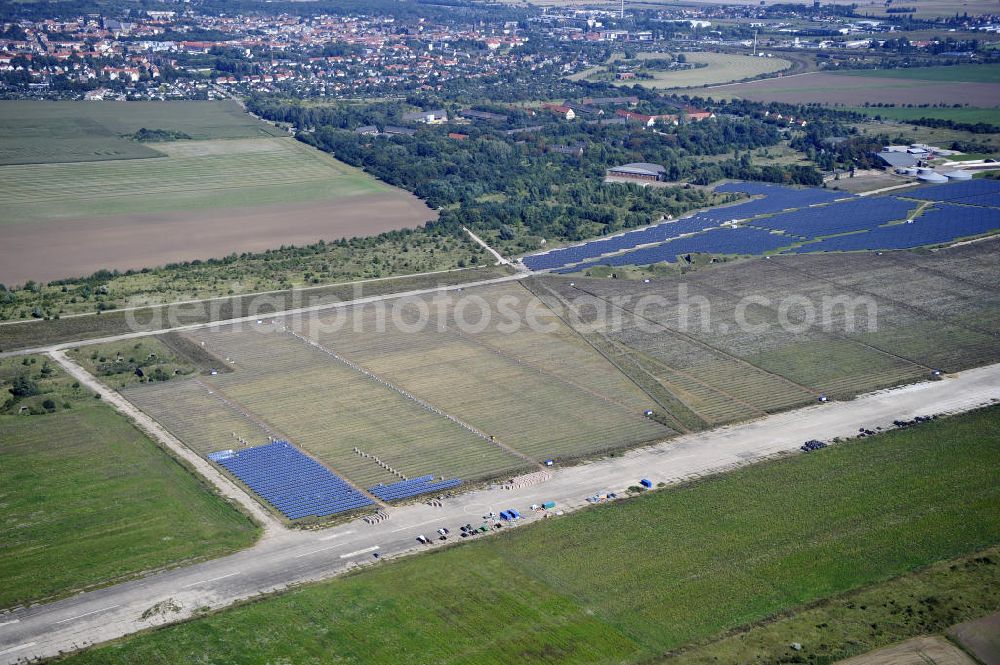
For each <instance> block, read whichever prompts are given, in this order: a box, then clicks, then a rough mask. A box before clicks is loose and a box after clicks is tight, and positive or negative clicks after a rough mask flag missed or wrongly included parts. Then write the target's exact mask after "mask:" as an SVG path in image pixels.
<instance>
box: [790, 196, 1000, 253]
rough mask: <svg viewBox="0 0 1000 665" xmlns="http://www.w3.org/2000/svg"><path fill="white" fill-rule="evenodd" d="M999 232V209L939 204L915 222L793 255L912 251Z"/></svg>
mask: <svg viewBox="0 0 1000 665" xmlns="http://www.w3.org/2000/svg"><path fill="white" fill-rule="evenodd" d="M996 229H1000V210H998V209H996V208H974V207H971V206H961V205H954V204H950V203H938V204H936V205H935V206H934V207H933V208H931V209H930V210H928V211H926V212H925V213H924V214H923V215H921V216H920V217H917V218H916V219H915V220H914V221H913V222H912V223H904V224H894V225H892V226H883V227H879V228H875V229H872V230H870V231H866V232H864V233H855V234H851V235H846V236H837V237H835V238H827V239H825V240H819V241H817V242H814V243H808V244H805V245H802V246H801V247H796V248H795V249H793V250H790V252H791V253H794V254H806V253H810V252H848V251H856V250H862V249H869V250H875V249H911V248H913V247H921V246H923V245H936V244H940V243H945V242H950V241H952V240H956V239H958V238H965V237H967V236H975V235H979V234H982V233H986V232H988V231H993V230H996Z"/></svg>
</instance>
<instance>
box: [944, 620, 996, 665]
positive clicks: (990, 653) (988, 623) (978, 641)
mask: <svg viewBox="0 0 1000 665" xmlns="http://www.w3.org/2000/svg"><path fill="white" fill-rule="evenodd" d="M948 636H949V637H951V639H953V640H955V641H956V642H958V643H959V644H961V645H962V646H963V647H964V648H965V650H966V651H968V652H969V653H971V654H972V655H974V656H975V657H976V658H978V659H979V661H980V662H982V663H983V664H984V665H1000V613H997V614H991V615H990V616H988V617H983V618H982V619H978V620H976V621H969V622H966V623H960V624H958V625H957V626H952V627H951V628H950V629H949V630H948Z"/></svg>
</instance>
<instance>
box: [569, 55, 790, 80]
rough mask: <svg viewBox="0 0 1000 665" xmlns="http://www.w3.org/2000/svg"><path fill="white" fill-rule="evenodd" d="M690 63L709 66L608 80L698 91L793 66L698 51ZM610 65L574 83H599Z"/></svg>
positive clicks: (775, 60) (785, 62)
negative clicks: (621, 79)
mask: <svg viewBox="0 0 1000 665" xmlns="http://www.w3.org/2000/svg"><path fill="white" fill-rule="evenodd" d="M663 55H664V54H660V53H645V52H644V53H640V54H639V55H638V56H637V57H638V58H639V60H649V59H655V58H658V57H663ZM684 56H685V57H686V58H687V61H688V62H693V63H698V64H703V65H707V67H696V68H694V69H685V70H680V71H656V70H648V73H649V74H651V75H652V76H653V78H652V79H630V80H625V81H616V80H613V77H608V78H609V82H610V83H612V84H614V85H628V86H630V85H640V86H643V87H646V88H658V89H659V88H694V87H699V86H703V85H717V84H721V83H732V82H733V81H742V80H744V79H749V78H754V77H756V76H761V75H763V74H773V73H774V72H780V71H781V70H783V69H788V68H789V67H791V64H792V63H790V62H789V61H788V60H783V59H781V58H755V57H753V56H749V55H736V54H731V53H711V52H695V53H685V54H684ZM608 62H609V64H612V63H615V62H620V60H619V58H617V57H612V58H611V60H609V61H608ZM609 69H610V68H609V67H608V66H601V67H595V68H593V69H591V70H588V71H587V72H580V73H578V74H574V75H573V76H571V77H570V78H571V79H573V80H579V79H588V80H596V79H598V78H600V76H601V74H602V73H605V72H607V71H609Z"/></svg>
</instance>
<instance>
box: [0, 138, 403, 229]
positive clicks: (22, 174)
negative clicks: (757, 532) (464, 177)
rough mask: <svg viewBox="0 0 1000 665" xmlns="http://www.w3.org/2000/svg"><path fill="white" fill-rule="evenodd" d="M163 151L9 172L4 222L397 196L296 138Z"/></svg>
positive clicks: (163, 147)
mask: <svg viewBox="0 0 1000 665" xmlns="http://www.w3.org/2000/svg"><path fill="white" fill-rule="evenodd" d="M157 150H159V151H161V152H162V153H164V154H165V155H166V158H160V159H143V160H112V161H94V162H88V163H76V164H29V165H20V166H2V167H0V204H2V205H3V206H4V209H5V210H7V211H8V214H7V215H5V216H4V221H5V222H7V223H18V224H23V223H25V222H39V223H40V222H46V221H52V220H60V219H71V218H77V217H93V216H104V215H130V214H131V215H134V214H148V213H163V212H173V211H202V210H224V209H226V208H234V207H245V206H253V205H270V204H280V203H303V202H307V201H320V200H327V199H333V198H338V197H343V196H354V195H360V194H378V193H384V192H390V191H393V190H392V188H391V187H389V186H388V185H384V184H382V183H381V182H379V181H378V180H375V179H374V178H372V177H371V176H368V175H366V174H364V173H363V172H361V171H360V170H358V169H355V168H352V167H350V166H347V165H346V164H343V163H341V162H338V161H336V160H335V159H333V158H332V157H330V156H329V155H327V154H325V153H322V152H319V151H318V150H314V149H312V148H309V147H307V146H305V145H303V144H301V143H299V142H298V141H296V140H295V139H292V138H289V137H285V138H255V139H229V140H211V141H179V142H174V143H166V144H157ZM0 225H2V223H0Z"/></svg>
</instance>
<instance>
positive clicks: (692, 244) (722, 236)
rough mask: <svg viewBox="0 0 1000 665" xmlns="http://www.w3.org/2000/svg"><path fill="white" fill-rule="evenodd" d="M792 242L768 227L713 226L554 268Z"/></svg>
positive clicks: (745, 250) (765, 248) (756, 249)
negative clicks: (701, 231) (582, 262)
mask: <svg viewBox="0 0 1000 665" xmlns="http://www.w3.org/2000/svg"><path fill="white" fill-rule="evenodd" d="M793 242H795V240H794V239H793V238H789V237H788V236H781V235H777V234H774V233H771V232H769V231H762V230H760V229H753V228H748V227H745V226H741V227H738V228H735V229H732V228H725V229H713V230H711V231H706V232H705V233H701V234H699V235H695V236H690V237H687V238H680V239H678V240H671V241H669V242H665V243H662V244H659V245H656V246H655V247H644V248H643V249H637V250H634V251H631V252H626V253H624V254H619V255H617V256H609V257H606V258H603V259H598V260H596V261H589V262H587V263H584V264H583V265H580V266H576V267H573V268H564V269H562V270H558V271H556V272H559V273H562V274H565V273H569V272H576V271H578V270H585V269H587V268H593V267H595V266H625V265H648V264H650V263H661V262H663V261H668V262H673V261H675V260H676V259H677V256H678V255H681V254H691V253H700V252H704V253H711V254H763V253H764V252H769V251H772V250H775V249H778V248H780V247H787V246H788V245H790V244H792V243H793Z"/></svg>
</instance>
